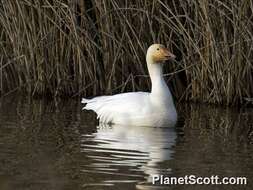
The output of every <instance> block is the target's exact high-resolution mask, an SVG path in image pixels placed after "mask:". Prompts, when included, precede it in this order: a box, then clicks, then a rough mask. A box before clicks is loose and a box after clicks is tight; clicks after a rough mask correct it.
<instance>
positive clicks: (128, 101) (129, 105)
mask: <svg viewBox="0 0 253 190" xmlns="http://www.w3.org/2000/svg"><path fill="white" fill-rule="evenodd" d="M174 57H175V56H174V55H173V54H172V53H170V52H169V51H168V50H167V49H166V48H165V47H164V46H163V45H161V44H153V45H151V46H150V47H149V48H148V51H147V56H146V61H147V66H148V71H149V75H150V78H151V82H152V90H151V92H129V93H121V94H116V95H112V96H99V97H95V98H92V99H86V98H83V99H82V103H85V104H86V106H85V107H84V108H83V109H85V110H93V111H94V112H96V113H97V117H98V119H99V122H100V123H112V124H121V125H138V126H156V127H166V126H173V125H174V124H175V123H176V121H177V112H176V108H175V105H174V102H173V98H172V95H171V93H170V90H169V88H168V86H167V84H166V82H165V80H164V78H163V72H162V63H163V62H164V61H166V60H168V59H173V58H174Z"/></svg>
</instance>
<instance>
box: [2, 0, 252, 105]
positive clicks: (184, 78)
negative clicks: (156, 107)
mask: <svg viewBox="0 0 253 190" xmlns="http://www.w3.org/2000/svg"><path fill="white" fill-rule="evenodd" d="M252 16H253V3H252V1H251V0H245V1H240V0H232V1H231V0H195V1H191V0H167V1H162V0H143V1H134V0H75V1H73V0H54V1H51V0H44V1H41V0H13V1H6V0H0V92H1V93H2V95H8V94H10V93H11V92H14V91H17V90H20V91H24V92H26V93H27V94H29V95H32V96H71V97H75V96H93V95H100V94H114V93H117V92H123V91H137V90H146V91H147V90H148V89H149V88H150V82H149V78H148V77H146V76H147V68H146V64H145V53H146V49H147V48H148V46H149V45H150V44H152V43H154V42H159V43H163V44H165V45H166V46H167V47H169V48H170V49H171V50H172V51H173V52H174V54H176V55H177V61H176V62H174V63H170V64H166V66H165V72H166V74H165V76H166V79H167V81H168V83H169V85H170V88H171V90H172V92H173V94H174V96H175V97H176V99H177V100H187V101H189V100H190V101H198V102H208V103H217V104H226V105H234V104H240V103H243V102H244V100H246V99H247V100H249V99H251V98H252V97H253V85H252V84H253V78H252V77H253V74H252V73H253V70H252V60H253V59H252V58H253V54H252V52H253V43H252V40H253V32H252V31H253V19H252Z"/></svg>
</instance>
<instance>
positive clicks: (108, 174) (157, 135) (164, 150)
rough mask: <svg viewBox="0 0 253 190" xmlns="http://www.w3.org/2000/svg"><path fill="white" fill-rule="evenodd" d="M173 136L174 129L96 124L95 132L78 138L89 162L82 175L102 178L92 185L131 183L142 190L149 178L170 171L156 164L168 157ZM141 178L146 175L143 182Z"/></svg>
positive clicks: (171, 148)
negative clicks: (80, 139)
mask: <svg viewBox="0 0 253 190" xmlns="http://www.w3.org/2000/svg"><path fill="white" fill-rule="evenodd" d="M176 137H177V134H176V131H175V128H174V127H167V128H155V127H138V126H122V125H112V126H109V125H104V124H103V125H102V124H100V125H99V126H98V127H97V132H95V133H93V134H90V135H83V136H82V152H85V153H86V156H87V157H88V159H90V163H91V164H90V165H87V166H85V168H84V170H83V172H85V173H96V175H98V176H99V174H101V175H103V178H106V180H104V181H101V182H100V183H99V184H93V185H114V184H116V183H129V182H132V183H136V184H137V186H138V188H139V187H140V188H142V187H143V188H145V187H144V185H145V184H150V183H151V182H152V176H153V175H155V174H164V175H166V174H167V175H168V174H170V172H171V169H170V168H161V166H159V164H160V163H161V162H163V161H166V160H170V159H171V158H172V154H173V146H174V145H175V143H176ZM143 176H146V178H145V179H144V180H143ZM100 179H101V178H100ZM142 185H143V186H142ZM145 186H146V185H145ZM146 187H147V186H146ZM145 189H149V188H148V187H147V188H145Z"/></svg>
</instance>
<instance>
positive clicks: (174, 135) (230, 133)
mask: <svg viewBox="0 0 253 190" xmlns="http://www.w3.org/2000/svg"><path fill="white" fill-rule="evenodd" d="M178 110H179V115H180V116H181V118H180V121H179V123H178V126H177V127H176V128H167V129H162V128H152V127H129V126H97V123H96V120H95V114H93V113H90V112H82V111H81V105H80V103H79V101H75V100H71V101H47V100H28V99H26V98H19V97H9V98H4V99H1V100H0V190H10V189H11V190H12V189H13V190H47V189H50V190H51V189H52V190H79V189H80V190H81V189H82V190H83V189H84V190H86V189H88V190H102V189H115V190H132V189H144V190H153V189H180V190H181V189H201V190H202V189H203V190H206V189H249V190H251V189H253V182H252V180H253V164H252V161H253V109H252V108H242V109H225V108H217V107H214V106H206V105H202V106H200V105H178ZM154 174H163V175H164V176H175V177H181V176H185V175H196V176H211V175H219V176H223V177H224V176H245V177H247V185H228V186H224V185H167V186H158V185H152V184H151V180H152V178H151V177H152V175H154Z"/></svg>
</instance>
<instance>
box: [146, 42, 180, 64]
mask: <svg viewBox="0 0 253 190" xmlns="http://www.w3.org/2000/svg"><path fill="white" fill-rule="evenodd" d="M175 57H176V56H175V55H174V54H173V53H171V52H170V51H169V50H168V49H167V48H165V46H164V45H162V44H153V45H151V46H150V47H149V48H148V51H147V62H148V63H163V62H165V61H167V60H172V59H175Z"/></svg>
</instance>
